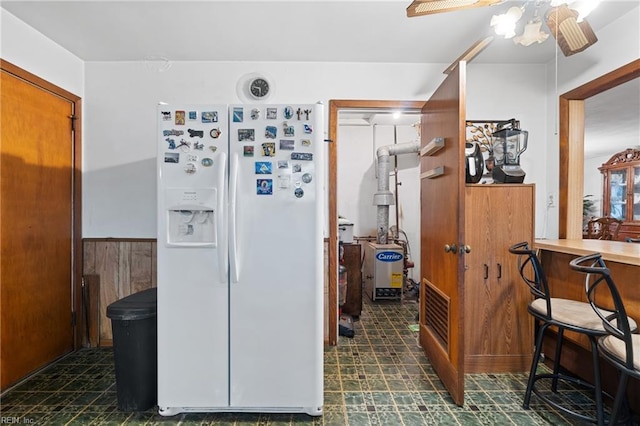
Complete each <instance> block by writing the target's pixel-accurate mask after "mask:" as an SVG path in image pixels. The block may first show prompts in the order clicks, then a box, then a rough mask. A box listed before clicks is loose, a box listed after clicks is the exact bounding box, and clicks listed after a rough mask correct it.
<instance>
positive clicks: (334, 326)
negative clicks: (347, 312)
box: [327, 99, 424, 346]
mask: <svg viewBox="0 0 640 426" xmlns="http://www.w3.org/2000/svg"><path fill="white" fill-rule="evenodd" d="M423 105H424V101H381V100H357V99H330V100H329V142H330V143H329V166H328V178H329V180H328V186H329V193H328V197H329V265H328V270H327V273H328V274H329V309H328V315H329V333H328V339H329V342H328V343H329V345H331V346H335V345H337V344H338V262H339V255H338V244H339V242H338V198H337V184H338V112H339V111H345V110H354V109H358V110H362V109H374V110H381V111H400V112H403V111H412V112H414V111H416V110H418V111H419V110H421V109H422V106H423ZM331 301H334V302H335V303H331Z"/></svg>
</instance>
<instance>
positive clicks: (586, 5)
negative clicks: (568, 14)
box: [570, 0, 600, 23]
mask: <svg viewBox="0 0 640 426" xmlns="http://www.w3.org/2000/svg"><path fill="white" fill-rule="evenodd" d="M599 4H600V0H578V1H576V2H573V3H571V6H570V8H571V10H575V11H576V12H578V18H577V19H576V21H577V22H578V23H580V22H582V21H584V18H586V17H587V16H588V15H589V14H590V13H591V12H592V11H593V9H595V8H596V7H598V5H599Z"/></svg>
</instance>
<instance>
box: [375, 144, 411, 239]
mask: <svg viewBox="0 0 640 426" xmlns="http://www.w3.org/2000/svg"><path fill="white" fill-rule="evenodd" d="M417 152H420V142H418V141H415V142H407V143H399V144H394V145H387V146H381V147H380V148H378V150H377V151H376V155H377V157H378V191H377V192H376V193H375V194H374V195H373V205H374V206H378V214H377V221H376V223H377V228H378V229H377V234H378V236H377V243H378V244H387V236H388V233H389V206H391V205H393V204H395V202H394V197H393V193H392V192H391V191H389V171H390V170H391V163H390V158H389V157H390V156H391V155H402V154H412V153H417Z"/></svg>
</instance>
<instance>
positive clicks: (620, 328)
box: [569, 253, 640, 424]
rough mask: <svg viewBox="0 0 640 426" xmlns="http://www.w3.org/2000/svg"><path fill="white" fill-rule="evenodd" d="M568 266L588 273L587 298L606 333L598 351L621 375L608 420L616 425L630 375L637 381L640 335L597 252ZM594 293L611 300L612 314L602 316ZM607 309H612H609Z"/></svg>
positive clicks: (639, 361)
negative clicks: (600, 287)
mask: <svg viewBox="0 0 640 426" xmlns="http://www.w3.org/2000/svg"><path fill="white" fill-rule="evenodd" d="M569 265H570V266H571V268H572V269H574V270H576V271H579V272H582V273H585V274H587V277H586V279H585V290H586V292H587V298H588V299H589V303H590V304H591V306H592V308H593V311H594V312H595V313H596V314H597V315H598V317H600V319H601V321H602V324H603V326H604V328H605V329H606V330H607V332H608V333H609V334H607V335H606V336H603V337H601V338H600V339H598V350H599V351H600V354H601V355H602V357H603V358H604V359H605V360H606V361H607V362H609V363H611V364H612V365H613V366H614V367H615V368H616V369H617V370H618V371H619V372H620V380H619V381H618V388H617V390H616V395H615V399H614V403H613V408H612V409H611V417H610V419H609V424H615V423H616V421H617V420H618V416H619V415H620V410H621V408H622V404H623V402H624V401H625V400H626V398H625V396H626V389H627V382H628V380H629V376H631V377H635V378H636V379H640V334H636V332H637V328H638V327H637V324H636V322H635V321H634V320H633V319H632V318H629V317H628V316H627V311H626V310H625V308H624V303H623V302H622V298H621V297H620V293H619V292H618V289H617V287H616V284H615V283H614V281H613V278H611V273H610V271H609V268H607V267H606V265H605V263H604V260H602V255H601V254H600V253H594V254H590V255H588V256H582V257H578V258H576V259H573V260H572V261H571V262H569ZM601 285H602V287H603V291H604V293H608V294H604V295H603V294H602V291H600V292H599V291H597V290H598V287H599V286H601ZM596 294H597V295H598V298H599V299H600V300H607V299H608V300H611V301H613V311H612V312H610V313H608V314H605V311H603V309H604V308H605V307H603V306H602V305H601V304H599V303H598V302H597V301H596ZM606 308H608V309H611V307H610V306H607V307H606Z"/></svg>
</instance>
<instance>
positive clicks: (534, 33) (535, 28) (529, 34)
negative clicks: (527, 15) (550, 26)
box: [513, 5, 549, 46]
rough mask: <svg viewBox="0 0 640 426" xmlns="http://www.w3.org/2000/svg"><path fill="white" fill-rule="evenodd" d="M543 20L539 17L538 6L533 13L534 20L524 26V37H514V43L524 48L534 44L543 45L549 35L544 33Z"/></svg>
mask: <svg viewBox="0 0 640 426" xmlns="http://www.w3.org/2000/svg"><path fill="white" fill-rule="evenodd" d="M541 28H542V20H541V19H540V17H539V16H538V6H537V5H536V10H535V12H534V13H533V18H531V20H530V21H529V22H527V25H525V26H524V32H523V33H522V35H519V36H517V37H514V39H513V42H514V43H516V44H521V45H523V46H529V45H531V44H533V43H536V42H537V43H542V42H543V41H545V40H546V39H547V38H548V37H549V34H547V33H545V32H544V31H542V29H541Z"/></svg>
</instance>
